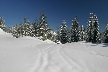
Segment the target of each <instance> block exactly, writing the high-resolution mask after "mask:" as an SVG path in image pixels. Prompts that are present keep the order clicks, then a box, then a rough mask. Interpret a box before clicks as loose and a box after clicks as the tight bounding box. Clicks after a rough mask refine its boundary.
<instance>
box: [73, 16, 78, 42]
mask: <svg viewBox="0 0 108 72" xmlns="http://www.w3.org/2000/svg"><path fill="white" fill-rule="evenodd" d="M78 24H79V22H78V19H77V17H76V18H74V20H72V25H71V34H72V35H71V42H78V41H79V29H78V28H79V25H78Z"/></svg>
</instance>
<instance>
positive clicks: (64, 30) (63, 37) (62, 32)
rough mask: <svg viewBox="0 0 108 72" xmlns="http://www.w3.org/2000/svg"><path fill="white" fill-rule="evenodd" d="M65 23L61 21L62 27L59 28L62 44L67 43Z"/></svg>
mask: <svg viewBox="0 0 108 72" xmlns="http://www.w3.org/2000/svg"><path fill="white" fill-rule="evenodd" d="M66 27H67V26H66V22H65V20H64V21H63V23H62V25H61V26H60V42H61V43H62V44H65V43H67V29H66Z"/></svg>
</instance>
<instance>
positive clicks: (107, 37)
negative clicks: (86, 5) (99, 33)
mask: <svg viewBox="0 0 108 72" xmlns="http://www.w3.org/2000/svg"><path fill="white" fill-rule="evenodd" d="M103 36H104V37H103V40H104V41H103V42H104V43H108V24H107V25H106V27H105V31H104V33H103Z"/></svg>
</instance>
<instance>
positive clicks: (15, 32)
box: [12, 24, 19, 38]
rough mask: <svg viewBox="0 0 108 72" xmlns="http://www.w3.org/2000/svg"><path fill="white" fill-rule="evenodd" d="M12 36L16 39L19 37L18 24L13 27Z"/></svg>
mask: <svg viewBox="0 0 108 72" xmlns="http://www.w3.org/2000/svg"><path fill="white" fill-rule="evenodd" d="M12 35H13V37H16V38H18V37H19V34H18V25H17V24H16V25H15V26H14V27H13V32H12Z"/></svg>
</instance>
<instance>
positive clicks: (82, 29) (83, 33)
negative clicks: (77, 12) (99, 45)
mask: <svg viewBox="0 0 108 72" xmlns="http://www.w3.org/2000/svg"><path fill="white" fill-rule="evenodd" d="M79 29H80V30H79V40H80V41H84V40H85V28H84V27H83V25H82V26H81V27H80V28H79Z"/></svg>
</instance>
